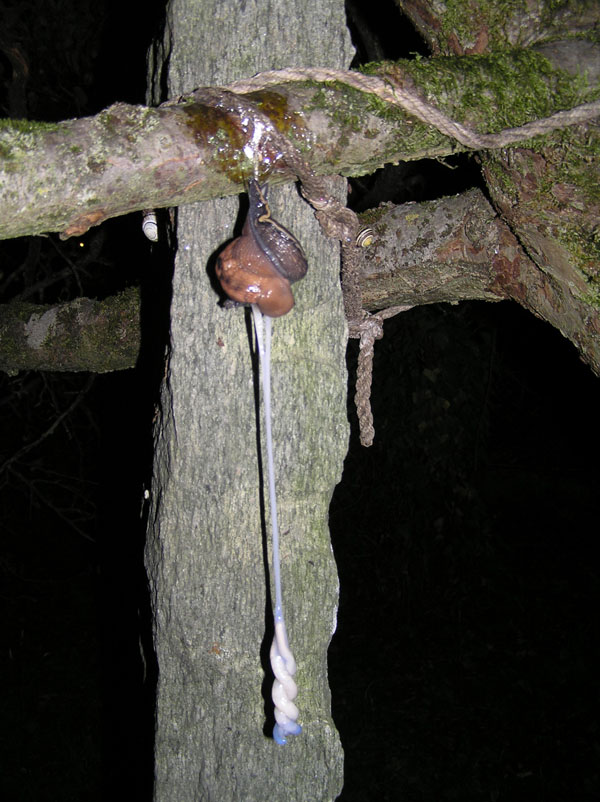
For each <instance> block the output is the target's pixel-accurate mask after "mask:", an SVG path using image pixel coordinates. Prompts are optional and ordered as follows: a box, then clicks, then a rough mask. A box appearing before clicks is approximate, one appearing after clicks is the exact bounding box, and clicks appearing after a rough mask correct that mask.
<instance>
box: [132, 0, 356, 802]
mask: <svg viewBox="0 0 600 802" xmlns="http://www.w3.org/2000/svg"><path fill="white" fill-rule="evenodd" d="M167 39H168V41H166V43H165V52H167V51H168V52H169V56H170V57H169V64H168V70H169V72H168V91H169V94H170V95H172V96H176V95H178V94H182V93H184V92H186V91H189V90H190V89H193V88H194V87H195V86H197V85H200V84H205V85H208V84H222V83H225V82H227V81H230V80H232V79H235V78H238V77H241V76H243V75H248V74H252V73H254V72H257V71H259V70H264V69H269V68H279V67H284V66H288V65H298V64H305V65H313V64H317V63H322V62H323V60H324V59H325V60H326V61H327V62H328V63H329V64H330V65H331V66H335V67H347V65H348V61H349V57H350V48H349V42H348V38H347V34H346V30H345V25H344V9H343V3H342V2H341V0H329V1H328V2H324V3H319V4H314V3H310V2H300V0H297V2H292V1H291V0H286V1H285V2H284V1H283V0H282V1H281V2H277V3H264V4H260V5H259V6H256V5H255V4H254V3H239V2H234V0H230V1H229V2H222V0H203V2H199V1H198V0H195V1H194V0H174V2H172V3H171V5H170V8H169V14H168V31H167ZM161 66H162V62H161V51H160V49H159V50H158V51H157V54H156V61H155V85H159V84H160V76H157V71H158V69H159V68H160V67H161ZM271 200H272V208H273V213H274V216H275V217H277V218H278V219H281V221H282V222H283V223H284V224H285V225H286V226H288V227H289V228H290V229H291V230H293V231H294V233H295V234H296V236H298V238H299V239H300V241H301V242H302V243H303V245H304V246H305V249H306V251H307V255H308V260H309V265H310V269H309V274H308V276H307V278H306V279H304V280H303V281H302V283H301V284H300V285H297V289H296V291H295V295H296V307H295V308H294V309H293V310H292V312H291V313H290V314H289V315H287V316H286V317H285V318H282V319H279V320H277V321H276V322H275V325H274V331H275V335H274V336H275V342H274V353H273V363H274V364H273V371H274V381H273V403H274V409H275V420H274V437H275V460H276V475H277V482H278V500H279V510H280V525H281V531H282V533H283V536H282V537H283V540H282V578H283V589H284V604H285V609H286V613H287V618H288V630H289V634H290V640H291V646H292V650H293V651H294V653H295V656H296V659H297V661H298V674H297V681H298V685H299V695H298V699H297V703H298V705H299V708H300V711H301V715H300V721H301V723H302V725H303V729H304V731H303V733H302V735H300V736H298V737H295V738H292V739H290V742H289V743H288V744H287V745H286V746H285V747H280V746H277V745H276V744H275V743H274V742H273V741H272V740H271V738H270V737H266V736H265V734H264V726H265V710H267V711H270V710H271V702H270V698H269V696H270V687H271V679H272V678H271V676H270V673H269V668H268V663H267V662H266V661H265V657H266V651H268V647H269V646H270V637H271V630H270V622H271V610H270V604H269V597H268V595H267V583H268V578H267V577H266V576H265V573H266V572H265V561H264V541H263V534H262V529H261V516H260V504H261V495H260V490H259V488H260V482H261V477H260V475H259V470H258V464H259V455H258V453H257V424H256V414H255V401H254V393H255V383H254V382H255V379H254V378H253V371H252V364H251V357H250V347H249V334H248V327H247V313H245V312H244V311H243V310H235V311H231V312H225V311H223V310H222V309H221V308H220V307H219V306H218V305H217V296H216V294H215V292H214V290H213V288H212V286H211V281H210V279H209V275H208V274H207V264H209V263H210V257H211V255H212V254H214V252H215V250H216V249H218V248H219V246H221V245H222V244H223V243H224V242H225V241H226V240H227V239H228V238H230V237H231V236H232V234H233V226H234V222H235V220H236V217H237V216H238V212H239V205H238V203H237V201H236V200H234V199H226V200H220V201H210V202H207V203H203V204H201V205H196V206H188V207H185V208H182V209H180V210H179V214H178V227H177V240H178V251H177V255H176V260H175V276H174V287H173V303H172V314H171V320H172V323H171V357H170V362H169V371H168V381H167V382H166V383H165V385H164V387H163V394H162V400H163V410H162V417H161V419H160V420H159V422H158V424H157V431H156V436H157V450H156V458H155V479H154V484H153V490H152V510H151V515H150V521H151V525H150V529H149V533H148V545H147V553H146V562H147V569H148V575H149V579H150V585H151V592H152V597H153V606H154V615H155V648H156V654H157V660H158V665H159V679H158V687H157V710H156V720H157V729H156V749H155V753H156V769H155V772H156V780H155V799H156V800H159V802H166V801H167V800H173V802H175V801H176V802H186V801H187V800H190V802H192V800H193V802H199V800H215V802H216V801H217V800H218V802H228V800H231V801H232V802H233V800H244V802H252V800H256V802H264V801H265V800H267V799H274V798H277V799H279V800H282V802H283V800H285V801H287V800H290V801H291V800H298V802H300V801H302V802H305V801H306V800H309V799H310V800H333V799H335V797H336V796H337V795H338V794H339V792H340V789H341V783H342V752H341V746H340V742H339V738H338V736H337V733H336V730H335V727H334V725H333V722H332V719H331V712H330V694H329V689H328V684H327V646H328V643H329V640H330V638H331V634H332V631H333V629H334V626H335V623H334V622H335V611H336V607H337V577H336V572H335V565H334V561H333V556H332V552H331V546H330V542H329V536H328V529H327V512H328V506H329V501H330V498H331V494H332V491H333V488H334V486H335V484H336V482H337V481H338V480H339V477H340V474H341V469H342V460H343V457H344V453H345V450H346V444H347V436H348V431H347V422H346V416H345V398H346V376H345V363H344V352H345V344H346V330H345V321H344V316H343V309H342V298H341V292H340V288H339V280H338V273H339V248H338V247H337V245H336V244H334V243H333V242H330V241H327V240H325V239H324V238H323V237H322V236H321V234H320V233H319V231H318V228H317V225H316V223H315V221H314V218H313V216H312V214H311V212H310V210H309V209H308V208H307V207H306V205H305V204H304V203H302V202H301V201H300V200H299V198H298V197H297V195H296V194H295V193H294V192H293V191H292V190H291V189H290V188H286V189H282V190H274V191H273V193H272V199H271ZM208 273H210V269H209V270H208ZM261 692H262V693H261ZM263 693H264V694H266V697H267V701H266V702H265V699H264V698H263V695H262V694H263Z"/></svg>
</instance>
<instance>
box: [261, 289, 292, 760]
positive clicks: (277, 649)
mask: <svg viewBox="0 0 600 802" xmlns="http://www.w3.org/2000/svg"><path fill="white" fill-rule="evenodd" d="M252 315H253V316H254V328H255V331H256V342H257V346H258V354H259V357H260V364H261V373H262V387H263V400H264V406H265V435H266V441H267V473H268V481H269V507H270V510H271V530H272V536H273V578H274V583H275V610H274V621H275V636H274V637H273V643H272V644H271V651H270V655H269V656H270V659H271V668H272V669H273V674H274V675H275V681H274V682H273V690H272V692H271V697H272V699H273V704H274V705H275V722H276V723H275V726H274V727H273V740H274V741H275V742H276V743H278V744H279V745H280V746H283V744H285V743H286V742H287V736H288V735H300V733H301V732H302V727H301V726H300V724H298V715H299V711H298V708H297V707H296V705H295V704H294V701H293V700H294V699H295V698H296V695H297V693H298V686H297V685H296V683H295V681H294V674H295V673H296V661H295V659H294V655H293V654H292V651H291V649H290V646H289V643H288V637H287V631H286V627H285V620H284V617H283V605H282V596H281V568H280V561H279V526H278V524H277V499H276V496H275V469H274V463H273V436H272V433H271V329H272V320H271V318H270V317H268V316H267V315H263V314H262V312H261V311H260V310H259V308H258V306H256V304H252Z"/></svg>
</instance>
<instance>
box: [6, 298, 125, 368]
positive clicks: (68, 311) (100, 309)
mask: <svg viewBox="0 0 600 802" xmlns="http://www.w3.org/2000/svg"><path fill="white" fill-rule="evenodd" d="M139 314H140V310H139V291H138V290H137V288H135V287H132V288H130V289H128V290H125V291H124V292H122V293H120V294H119V295H115V296H112V297H111V298H107V299H106V300H104V301H94V300H90V299H89V298H77V299H76V300H74V301H69V302H68V303H64V304H59V305H56V306H52V305H50V306H42V305H35V304H29V303H12V304H6V305H3V306H0V370H3V371H5V372H6V373H8V374H11V375H14V374H16V373H18V372H19V371H20V370H53V371H81V370H88V371H91V372H93V373H107V372H109V371H113V370H124V369H125V368H130V367H133V366H134V365H135V362H136V359H137V354H138V351H139V346H140V320H139Z"/></svg>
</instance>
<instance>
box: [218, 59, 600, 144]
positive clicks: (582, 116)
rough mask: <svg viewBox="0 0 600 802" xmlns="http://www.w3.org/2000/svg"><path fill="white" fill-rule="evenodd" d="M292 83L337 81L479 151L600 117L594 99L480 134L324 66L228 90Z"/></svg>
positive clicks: (403, 93) (402, 95) (388, 87)
mask: <svg viewBox="0 0 600 802" xmlns="http://www.w3.org/2000/svg"><path fill="white" fill-rule="evenodd" d="M288 81H337V82H338V83H343V84H345V85H346V86H350V87H352V88H353V89H358V90H359V91H361V92H368V93H370V94H373V95H375V96H376V97H378V98H380V99H381V100H384V101H385V102H386V103H389V104H390V105H392V106H399V107H400V108H402V109H404V111H406V112H408V113H409V114H412V115H413V116H415V117H417V118H418V119H419V120H421V122H424V123H427V124H428V125H432V126H433V127H434V128H437V130H438V131H440V133H442V134H445V135H446V136H449V137H451V138H452V139H456V141H457V142H460V143H461V145H465V147H468V148H474V149H476V150H480V149H482V148H503V147H506V146H507V145H512V144H514V143H515V142H518V141H520V140H523V139H531V138H532V137H534V136H539V135H540V134H547V133H549V132H550V131H555V130H557V129H558V128H565V127H566V126H569V125H575V124H576V123H581V122H585V121H586V120H591V119H593V118H594V117H598V116H599V115H600V100H594V101H592V102H590V103H582V104H581V105H580V106H575V107H574V108H572V109H567V110H565V111H558V112H556V113H555V114H551V115H550V116H549V117H543V118H542V119H539V120H533V121H532V122H529V123H525V125H521V126H518V127H516V128H505V129H504V130H502V131H499V132H498V133H497V134H478V133H477V132H476V131H473V130H472V129H471V128H467V127H466V126H464V125H461V124H460V123H458V122H456V121H455V120H452V119H451V118H450V117H448V116H447V115H446V114H444V113H443V112H442V111H440V110H439V109H437V108H436V107H435V106H432V105H431V104H430V103H427V102H426V101H425V100H423V98H422V97H421V96H420V95H419V94H417V93H416V92H414V91H412V90H409V89H404V88H403V87H400V86H392V84H390V83H389V81H388V80H384V79H383V78H379V77H377V76H376V75H363V74H362V73H360V72H354V71H344V70H332V69H328V68H324V67H305V68H297V69H292V68H289V69H284V70H268V71H266V72H261V73H259V74H258V75H255V76H254V77H252V78H248V79H243V80H240V81H235V82H234V83H232V84H229V86H228V87H227V89H229V91H231V92H236V93H239V94H247V93H248V92H256V91H257V90H258V89H265V88H266V87H268V86H273V85H275V84H281V83H286V82H288Z"/></svg>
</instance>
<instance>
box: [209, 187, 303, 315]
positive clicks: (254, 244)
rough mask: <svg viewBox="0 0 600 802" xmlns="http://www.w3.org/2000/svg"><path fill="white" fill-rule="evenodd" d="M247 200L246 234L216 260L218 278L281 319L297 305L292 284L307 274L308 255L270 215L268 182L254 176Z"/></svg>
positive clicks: (239, 297)
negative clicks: (261, 184) (262, 185)
mask: <svg viewBox="0 0 600 802" xmlns="http://www.w3.org/2000/svg"><path fill="white" fill-rule="evenodd" d="M248 199H249V204H250V205H249V208H248V216H247V217H246V221H245V223H244V228H243V229H242V234H241V236H240V237H237V238H236V239H234V240H233V242H230V243H229V245H227V246H226V247H225V248H224V249H223V251H222V252H221V253H220V254H219V256H218V258H217V264H216V274H217V278H218V279H219V281H220V282H221V286H222V287H223V289H224V290H225V292H226V293H227V295H228V296H229V297H230V298H231V299H232V300H233V301H236V302H237V303H240V304H257V306H258V308H259V309H260V311H261V312H262V313H263V315H268V316H269V317H281V315H285V314H286V313H287V312H289V311H290V309H291V308H292V307H293V305H294V296H293V295H292V290H291V287H290V284H291V283H293V282H294V281H298V280H299V279H301V278H303V277H304V276H305V275H306V271H307V269H308V264H307V262H306V256H305V255H304V251H303V250H302V246H301V245H300V243H299V242H298V240H297V239H296V237H294V235H293V234H292V233H291V232H289V231H288V230H287V228H285V227H284V226H282V225H281V223H278V222H277V221H276V220H273V218H272V217H271V210H270V209H269V205H268V203H267V187H266V185H265V186H264V187H261V186H260V185H259V184H258V182H257V181H255V180H254V179H251V180H250V183H249V185H248Z"/></svg>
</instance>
